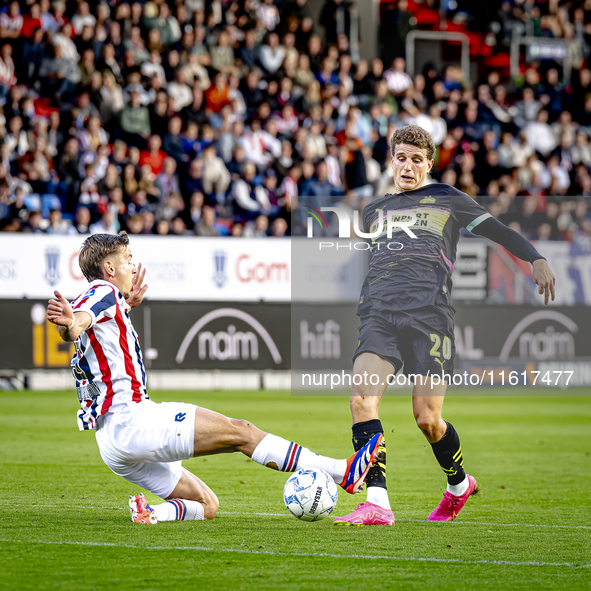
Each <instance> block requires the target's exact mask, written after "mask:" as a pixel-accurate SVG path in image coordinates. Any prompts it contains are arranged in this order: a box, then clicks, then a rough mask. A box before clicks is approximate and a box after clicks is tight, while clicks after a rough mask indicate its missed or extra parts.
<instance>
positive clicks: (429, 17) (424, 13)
mask: <svg viewBox="0 0 591 591" xmlns="http://www.w3.org/2000/svg"><path fill="white" fill-rule="evenodd" d="M413 16H414V17H415V18H416V19H417V24H419V25H424V26H429V25H430V26H434V25H436V26H439V13H438V12H437V11H436V10H430V9H429V8H421V9H419V10H417V11H416V12H414V13H413Z"/></svg>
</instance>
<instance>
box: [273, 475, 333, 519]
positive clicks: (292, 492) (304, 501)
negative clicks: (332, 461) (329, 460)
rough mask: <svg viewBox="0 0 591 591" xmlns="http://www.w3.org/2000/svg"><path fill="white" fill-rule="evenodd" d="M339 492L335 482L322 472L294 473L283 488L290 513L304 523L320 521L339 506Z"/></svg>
mask: <svg viewBox="0 0 591 591" xmlns="http://www.w3.org/2000/svg"><path fill="white" fill-rule="evenodd" d="M338 498H339V491H338V489H337V485H336V484H335V481H334V480H333V479H332V478H331V477H330V475H329V474H327V473H326V472H324V471H322V470H300V471H299V472H294V473H293V474H292V475H291V476H290V477H289V478H288V479H287V482H286V483H285V487H284V488H283V501H284V502H285V506H286V507H287V509H288V511H289V512H290V513H291V514H292V515H293V516H294V517H297V518H298V519H301V520H302V521H319V520H320V519H324V518H325V517H328V516H329V515H330V514H331V513H332V512H333V511H334V508H335V507H336V506H337V500H338Z"/></svg>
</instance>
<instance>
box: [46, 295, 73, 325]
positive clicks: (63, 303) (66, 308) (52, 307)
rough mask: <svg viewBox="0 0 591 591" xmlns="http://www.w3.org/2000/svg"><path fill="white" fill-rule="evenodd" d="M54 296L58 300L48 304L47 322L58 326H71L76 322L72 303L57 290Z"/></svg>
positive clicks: (50, 301) (52, 300)
mask: <svg viewBox="0 0 591 591" xmlns="http://www.w3.org/2000/svg"><path fill="white" fill-rule="evenodd" d="M53 294H54V295H55V297H56V299H55V300H54V299H51V300H49V303H48V304H47V320H49V322H53V324H57V325H58V326H70V325H71V324H72V323H73V322H74V311H73V310H72V306H70V302H68V300H66V298H64V296H63V295H62V294H61V293H60V292H59V291H57V289H56V290H55V291H54V292H53Z"/></svg>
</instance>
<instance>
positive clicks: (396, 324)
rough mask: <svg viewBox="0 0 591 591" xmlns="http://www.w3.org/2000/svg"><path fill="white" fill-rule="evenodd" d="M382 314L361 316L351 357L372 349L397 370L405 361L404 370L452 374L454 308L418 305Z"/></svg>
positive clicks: (416, 372) (406, 372) (414, 372)
mask: <svg viewBox="0 0 591 591" xmlns="http://www.w3.org/2000/svg"><path fill="white" fill-rule="evenodd" d="M388 316H389V318H388V320H385V319H384V318H383V317H382V316H373V315H370V316H364V317H362V318H361V325H360V326H359V341H358V343H357V350H356V351H355V355H354V356H353V361H355V359H356V358H357V357H358V356H359V355H361V354H362V353H373V354H375V355H377V356H378V357H381V358H382V359H385V360H386V361H389V362H390V363H391V364H392V365H393V366H394V369H395V371H396V372H398V370H399V369H400V368H401V367H402V365H403V364H404V373H405V374H406V375H409V374H418V375H424V376H426V375H433V374H438V375H441V373H442V371H443V373H446V374H450V375H453V368H454V357H455V354H456V345H455V339H454V322H453V320H454V316H453V308H435V307H433V306H429V307H427V308H418V309H417V310H410V311H408V312H391V313H390V314H389V315H388Z"/></svg>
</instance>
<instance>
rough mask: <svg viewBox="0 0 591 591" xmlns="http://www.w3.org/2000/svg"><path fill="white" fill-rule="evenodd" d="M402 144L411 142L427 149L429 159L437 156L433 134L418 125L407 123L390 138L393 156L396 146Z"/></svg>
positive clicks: (412, 144)
mask: <svg viewBox="0 0 591 591" xmlns="http://www.w3.org/2000/svg"><path fill="white" fill-rule="evenodd" d="M400 144H410V145H411V146H416V147H417V148H422V149H424V150H427V160H433V158H434V157H435V143H434V142H433V138H432V137H431V134H430V133H429V132H428V131H426V130H424V129H423V128H422V127H419V126H418V125H406V126H405V127H401V128H400V129H397V130H396V131H395V132H394V135H393V136H392V138H391V139H390V151H391V152H392V156H394V153H395V152H396V146H399V145H400Z"/></svg>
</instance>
